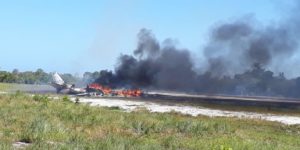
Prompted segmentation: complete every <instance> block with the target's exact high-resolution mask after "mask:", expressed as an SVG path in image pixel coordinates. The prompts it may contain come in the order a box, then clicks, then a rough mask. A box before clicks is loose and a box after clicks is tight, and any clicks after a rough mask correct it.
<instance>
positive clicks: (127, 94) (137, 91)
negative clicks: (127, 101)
mask: <svg viewBox="0 0 300 150" xmlns="http://www.w3.org/2000/svg"><path fill="white" fill-rule="evenodd" d="M115 93H116V95H118V96H124V97H140V96H141V95H142V93H143V92H142V90H140V89H135V90H117V91H115Z"/></svg>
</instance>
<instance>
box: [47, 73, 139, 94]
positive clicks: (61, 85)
mask: <svg viewBox="0 0 300 150" xmlns="http://www.w3.org/2000/svg"><path fill="white" fill-rule="evenodd" d="M51 86H53V87H54V88H55V89H56V92H57V93H65V94H72V95H77V96H123V97H139V96H141V95H142V94H143V92H142V91H141V90H139V89H136V90H128V89H125V90H112V89H111V88H109V87H105V86H102V85H100V84H97V83H92V84H89V85H87V86H86V88H76V87H75V85H74V84H67V83H65V81H64V80H63V79H62V78H61V77H60V75H59V74H58V73H54V74H53V75H52V82H51Z"/></svg>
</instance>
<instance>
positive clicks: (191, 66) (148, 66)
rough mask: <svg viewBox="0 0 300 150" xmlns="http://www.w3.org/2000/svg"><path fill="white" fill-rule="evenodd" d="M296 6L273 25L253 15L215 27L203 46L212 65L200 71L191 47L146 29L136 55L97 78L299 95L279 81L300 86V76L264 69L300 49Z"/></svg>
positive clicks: (169, 86)
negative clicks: (160, 39) (175, 42)
mask: <svg viewBox="0 0 300 150" xmlns="http://www.w3.org/2000/svg"><path fill="white" fill-rule="evenodd" d="M297 4H298V5H297V6H300V5H299V4H300V3H297ZM295 10H296V11H294V14H292V15H290V16H289V18H286V19H285V20H284V21H282V22H279V23H277V24H272V25H269V26H261V25H257V24H258V23H256V22H255V21H249V20H251V19H248V18H243V19H240V20H236V21H234V22H227V23H223V24H219V25H217V26H215V27H214V28H213V30H212V32H211V34H210V39H209V42H208V43H207V44H206V46H205V48H204V49H203V54H204V56H205V59H206V60H205V61H206V62H207V66H205V67H203V68H206V69H205V70H200V71H199V70H197V69H196V67H195V62H197V60H193V59H192V58H191V55H192V54H191V52H190V51H189V50H187V49H179V48H177V47H176V45H175V44H173V43H174V42H173V41H172V40H170V39H167V40H165V41H163V42H162V43H160V42H159V41H158V40H157V39H156V38H155V36H154V35H153V33H152V32H151V30H148V29H141V30H140V32H139V33H138V35H137V37H138V44H137V48H136V49H135V50H134V51H133V55H121V56H120V58H119V60H118V63H117V67H116V68H115V71H114V72H111V71H101V75H100V77H99V78H98V79H97V80H96V82H99V83H101V84H106V85H110V86H114V87H139V88H150V89H151V88H152V89H163V90H177V91H190V92H206V93H230V94H243V93H247V94H252V95H256V94H260V95H284V96H294V97H295V96H297V94H296V95H295V94H291V93H288V92H287V94H286V93H282V91H281V89H280V88H276V87H275V86H280V87H282V88H295V87H298V86H299V87H300V78H297V79H291V80H286V78H285V76H284V73H281V74H280V75H278V76H274V73H273V72H271V71H267V70H265V69H263V68H268V69H269V68H272V67H273V68H274V67H275V68H277V69H278V66H276V64H278V62H281V63H282V64H288V62H289V58H291V57H292V56H294V55H295V53H296V52H297V50H298V42H299V40H298V39H299V37H300V32H299V31H300V30H299V29H298V27H299V25H300V20H299V17H298V16H297V14H296V13H295V12H297V13H298V12H300V11H299V10H300V7H297V9H295ZM284 67H286V66H284ZM279 70H280V69H279ZM199 72H202V73H199ZM298 80H299V85H298ZM284 81H286V82H284ZM296 81H297V82H296ZM275 83H276V84H275ZM283 85H284V86H283ZM294 93H295V92H294ZM299 96H300V95H299Z"/></svg>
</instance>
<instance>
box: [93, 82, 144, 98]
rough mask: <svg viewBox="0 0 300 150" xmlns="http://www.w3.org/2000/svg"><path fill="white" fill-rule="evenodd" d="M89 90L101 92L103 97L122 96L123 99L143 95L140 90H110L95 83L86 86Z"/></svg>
mask: <svg viewBox="0 0 300 150" xmlns="http://www.w3.org/2000/svg"><path fill="white" fill-rule="evenodd" d="M88 88H89V89H93V90H98V91H102V92H103V94H104V95H116V96H124V97H140V96H142V94H143V91H142V90H140V89H133V90H129V89H125V90H112V89H111V88H109V87H105V86H102V85H100V84H97V83H93V84H90V85H88Z"/></svg>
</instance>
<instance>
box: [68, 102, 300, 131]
mask: <svg viewBox="0 0 300 150" xmlns="http://www.w3.org/2000/svg"><path fill="white" fill-rule="evenodd" d="M72 101H75V98H72ZM79 102H80V103H88V104H89V105H91V106H102V107H119V108H121V109H123V110H124V111H127V112H131V111H134V110H136V109H138V108H145V109H147V110H149V111H150V112H159V113H167V112H171V111H175V112H179V113H182V114H187V115H191V116H198V115H205V116H209V117H238V118H252V119H262V120H267V121H276V122H280V123H283V124H287V125H294V124H300V117H296V116H287V115H274V114H262V113H255V112H243V111H239V112H237V111H225V110H217V109H209V108H204V107H195V106H183V105H166V104H158V103H153V102H138V101H129V100H121V99H109V98H97V99H95V98H80V100H79Z"/></svg>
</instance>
